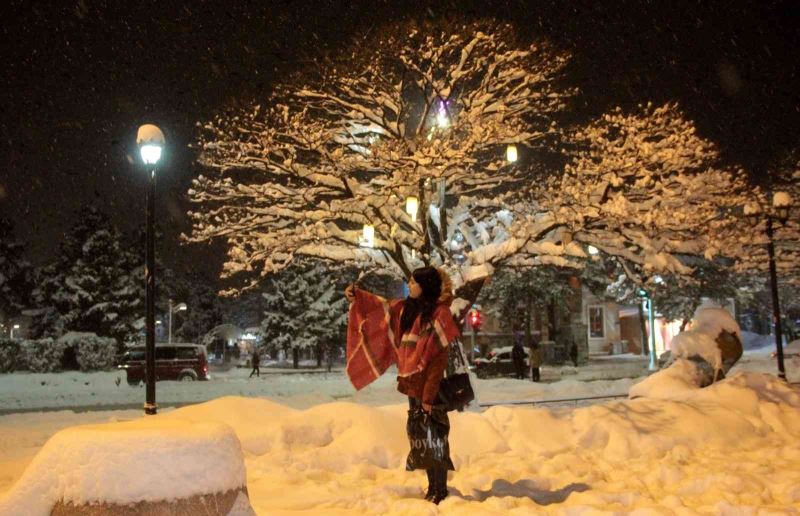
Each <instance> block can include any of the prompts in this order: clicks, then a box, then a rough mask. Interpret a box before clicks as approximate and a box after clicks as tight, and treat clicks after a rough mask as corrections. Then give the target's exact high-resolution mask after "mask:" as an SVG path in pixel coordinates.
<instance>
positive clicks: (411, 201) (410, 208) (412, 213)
mask: <svg viewBox="0 0 800 516" xmlns="http://www.w3.org/2000/svg"><path fill="white" fill-rule="evenodd" d="M418 210H419V199H418V198H416V197H414V196H413V195H411V196H409V197H406V213H408V215H409V217H411V220H413V221H414V222H416V221H417V211H418Z"/></svg>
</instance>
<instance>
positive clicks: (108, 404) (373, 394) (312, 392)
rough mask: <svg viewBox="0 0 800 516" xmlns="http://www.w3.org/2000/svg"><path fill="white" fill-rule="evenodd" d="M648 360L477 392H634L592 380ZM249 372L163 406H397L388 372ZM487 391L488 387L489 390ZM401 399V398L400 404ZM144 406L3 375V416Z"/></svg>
mask: <svg viewBox="0 0 800 516" xmlns="http://www.w3.org/2000/svg"><path fill="white" fill-rule="evenodd" d="M646 370H647V362H646V361H645V359H644V358H642V357H638V356H633V355H621V356H619V357H616V358H610V359H602V360H593V361H592V363H590V365H589V366H585V367H579V368H575V367H572V366H563V367H544V368H543V370H542V379H543V380H544V381H545V382H555V381H556V380H559V379H568V380H570V381H566V382H565V381H561V382H558V383H556V384H552V383H550V384H547V383H542V384H533V382H530V381H527V382H525V381H520V380H515V379H511V378H505V379H499V378H498V379H490V380H478V386H477V388H478V389H479V390H487V395H486V397H487V400H489V401H496V400H509V399H520V397H522V399H541V398H542V397H575V396H591V395H594V394H597V393H600V394H607V393H624V392H627V388H628V386H630V381H625V380H622V381H620V382H619V383H618V384H617V383H614V382H611V383H603V382H600V383H598V382H592V383H590V384H586V383H584V382H585V381H587V380H601V379H609V378H612V379H614V378H635V377H639V376H642V375H644V374H646ZM249 374H250V370H249V369H243V368H242V369H237V368H234V369H230V370H228V371H224V372H219V371H212V373H211V380H210V381H207V382H158V383H157V384H156V396H157V400H158V402H159V404H161V405H164V406H168V405H174V404H187V403H198V402H203V401H209V400H212V399H216V398H219V397H221V396H245V397H269V398H271V399H279V400H280V402H281V403H283V404H286V405H289V406H290V407H293V408H308V407H310V406H313V405H317V404H319V403H326V402H330V401H353V402H356V403H362V404H368V405H376V404H377V405H380V404H385V403H386V402H387V400H390V401H389V402H392V396H393V395H394V393H395V385H394V375H393V374H392V372H391V371H389V372H387V374H386V375H384V377H382V378H381V379H380V381H378V382H376V384H375V385H373V386H370V388H369V389H367V390H364V391H361V392H359V393H355V392H354V391H353V387H352V386H351V385H350V382H349V381H348V380H347V377H346V376H345V374H344V372H343V371H341V370H338V371H334V372H332V373H324V372H302V370H300V372H297V371H293V370H291V369H274V368H264V369H263V370H262V375H261V378H257V377H255V376H254V377H253V378H248V376H249ZM484 386H485V387H484ZM395 399H396V398H395ZM143 401H144V387H143V386H141V385H140V386H138V387H131V386H129V385H128V384H127V382H126V381H125V374H124V373H122V372H118V371H111V372H97V373H81V372H77V371H74V372H65V373H42V374H37V373H28V372H18V373H11V374H0V414H3V413H9V412H13V411H15V410H20V409H22V410H29V409H52V408H56V407H69V408H76V407H80V408H81V409H82V410H86V409H87V408H89V407H101V408H114V407H117V408H134V407H136V406H138V405H141V404H142V402H143Z"/></svg>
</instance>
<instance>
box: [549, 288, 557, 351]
mask: <svg viewBox="0 0 800 516" xmlns="http://www.w3.org/2000/svg"><path fill="white" fill-rule="evenodd" d="M555 339H556V300H555V298H554V297H551V298H550V301H549V302H548V303H547V340H551V341H555Z"/></svg>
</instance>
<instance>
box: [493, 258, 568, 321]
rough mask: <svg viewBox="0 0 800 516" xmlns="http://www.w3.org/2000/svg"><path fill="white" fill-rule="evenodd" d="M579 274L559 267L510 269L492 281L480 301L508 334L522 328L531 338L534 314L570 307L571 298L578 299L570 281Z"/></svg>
mask: <svg viewBox="0 0 800 516" xmlns="http://www.w3.org/2000/svg"><path fill="white" fill-rule="evenodd" d="M575 274H576V272H575V271H574V270H571V269H566V270H564V269H558V268H556V267H532V268H526V269H512V268H506V269H504V270H502V271H500V272H498V273H497V274H495V275H494V276H493V277H492V281H491V283H489V285H488V286H487V287H485V288H484V289H483V290H482V291H481V295H480V298H479V301H480V304H481V306H482V307H483V309H484V310H485V311H486V312H487V313H489V314H491V315H492V316H494V317H495V318H497V319H499V320H500V323H501V325H502V326H503V327H504V328H505V329H506V330H511V329H513V328H514V327H516V326H519V325H520V324H521V325H523V326H524V328H525V330H526V333H527V334H529V333H530V328H529V323H530V319H531V315H532V313H533V310H545V309H548V308H550V307H551V306H552V307H553V308H554V309H555V308H556V307H559V308H562V307H564V306H566V301H567V299H568V297H569V296H571V295H574V292H573V289H572V288H570V285H569V278H570V276H573V275H575Z"/></svg>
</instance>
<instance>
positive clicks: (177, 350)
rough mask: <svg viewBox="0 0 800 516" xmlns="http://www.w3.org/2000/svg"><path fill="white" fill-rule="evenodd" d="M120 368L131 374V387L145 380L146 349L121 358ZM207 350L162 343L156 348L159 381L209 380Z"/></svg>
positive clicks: (132, 349)
mask: <svg viewBox="0 0 800 516" xmlns="http://www.w3.org/2000/svg"><path fill="white" fill-rule="evenodd" d="M118 367H119V369H124V370H125V372H126V373H127V375H128V384H129V385H138V384H139V383H140V382H143V381H144V380H145V361H144V346H137V347H134V348H129V349H128V351H126V352H125V354H124V355H122V359H121V360H120V364H119V366H118ZM209 378H210V376H209V374H208V358H207V357H206V348H205V347H204V346H200V345H197V344H159V345H157V346H156V381H161V380H179V381H182V382H193V381H195V380H208V379H209Z"/></svg>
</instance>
